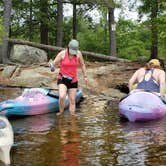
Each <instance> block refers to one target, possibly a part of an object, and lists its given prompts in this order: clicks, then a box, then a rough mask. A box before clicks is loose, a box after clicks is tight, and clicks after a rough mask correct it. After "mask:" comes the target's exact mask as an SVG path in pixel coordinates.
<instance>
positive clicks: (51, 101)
mask: <svg viewBox="0 0 166 166" xmlns="http://www.w3.org/2000/svg"><path fill="white" fill-rule="evenodd" d="M82 96H83V94H82V90H81V89H78V90H77V93H76V103H79V102H80V100H81V98H82ZM58 99H59V96H58V94H54V93H50V91H49V90H48V89H43V88H31V89H25V90H24V92H23V93H22V95H21V96H19V97H17V98H15V99H12V100H6V101H3V102H1V103H0V114H2V115H5V116H7V117H10V116H12V115H19V116H21V115H22V116H23V115H38V114H45V113H49V112H58V111H59V102H58ZM68 105H69V102H68V96H66V99H65V108H67V107H68Z"/></svg>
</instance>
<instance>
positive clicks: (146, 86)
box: [136, 68, 160, 93]
mask: <svg viewBox="0 0 166 166" xmlns="http://www.w3.org/2000/svg"><path fill="white" fill-rule="evenodd" d="M153 72H154V69H153V68H152V69H150V70H146V72H145V75H144V78H143V80H142V81H141V82H139V83H138V85H137V87H136V89H143V90H145V91H149V92H157V93H160V86H159V85H158V84H157V83H156V82H155V79H154V77H153ZM148 73H151V77H150V79H149V80H147V81H146V80H145V76H146V74H148Z"/></svg>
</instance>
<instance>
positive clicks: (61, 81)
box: [57, 79, 78, 89]
mask: <svg viewBox="0 0 166 166" xmlns="http://www.w3.org/2000/svg"><path fill="white" fill-rule="evenodd" d="M57 84H58V85H59V84H64V85H66V87H67V89H72V88H78V81H77V82H74V83H72V82H68V81H65V80H64V79H58V82H57Z"/></svg>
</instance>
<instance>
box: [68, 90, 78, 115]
mask: <svg viewBox="0 0 166 166" xmlns="http://www.w3.org/2000/svg"><path fill="white" fill-rule="evenodd" d="M76 91H77V89H76V88H71V89H69V90H68V95H69V112H70V114H71V115H75V111H76Z"/></svg>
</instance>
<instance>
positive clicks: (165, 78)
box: [159, 71, 166, 96]
mask: <svg viewBox="0 0 166 166" xmlns="http://www.w3.org/2000/svg"><path fill="white" fill-rule="evenodd" d="M165 81H166V76H165V72H164V71H161V72H160V74H159V84H160V95H161V96H165V93H164V88H165V85H166V83H165Z"/></svg>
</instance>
